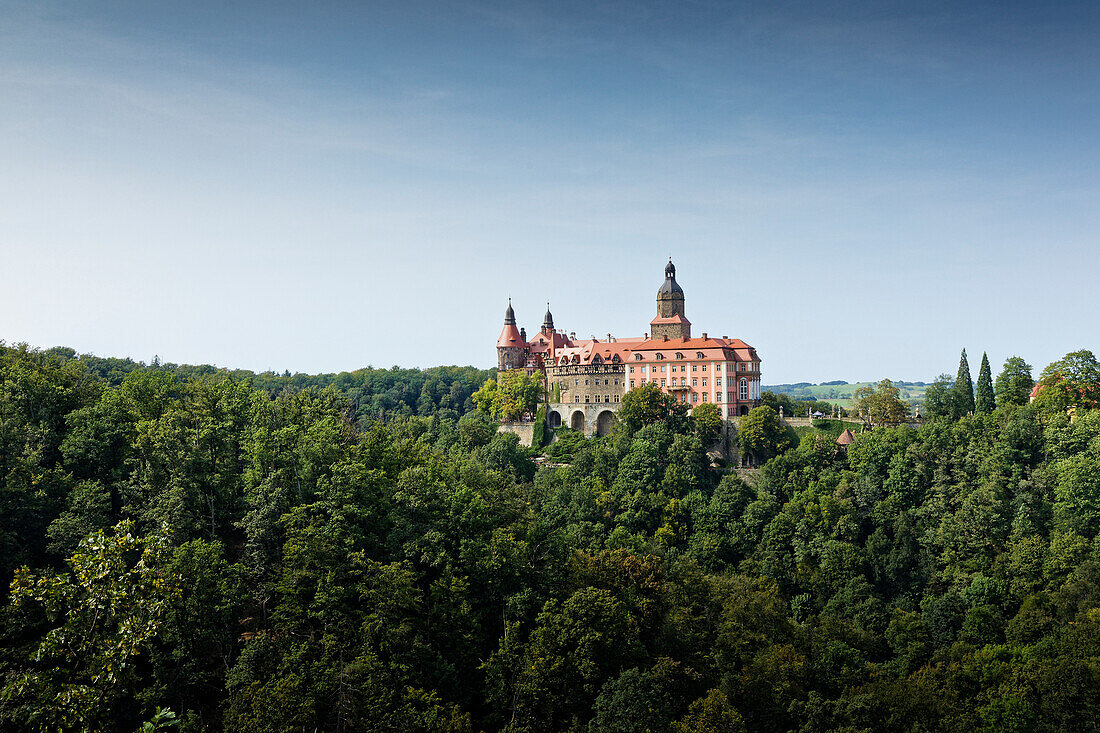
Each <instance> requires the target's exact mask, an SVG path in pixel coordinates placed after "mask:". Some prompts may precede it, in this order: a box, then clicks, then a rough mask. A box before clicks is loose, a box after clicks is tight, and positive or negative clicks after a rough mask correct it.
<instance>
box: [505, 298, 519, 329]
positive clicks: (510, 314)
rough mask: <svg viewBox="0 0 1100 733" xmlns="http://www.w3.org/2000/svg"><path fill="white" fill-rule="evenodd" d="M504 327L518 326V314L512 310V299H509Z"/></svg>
mask: <svg viewBox="0 0 1100 733" xmlns="http://www.w3.org/2000/svg"><path fill="white" fill-rule="evenodd" d="M504 325H505V326H514V325H516V312H515V311H514V310H512V299H511V298H509V299H508V310H506V311H504Z"/></svg>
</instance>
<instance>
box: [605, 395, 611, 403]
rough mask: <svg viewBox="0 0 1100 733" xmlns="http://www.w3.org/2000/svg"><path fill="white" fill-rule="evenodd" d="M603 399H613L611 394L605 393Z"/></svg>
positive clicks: (606, 400) (608, 400) (607, 400)
mask: <svg viewBox="0 0 1100 733" xmlns="http://www.w3.org/2000/svg"><path fill="white" fill-rule="evenodd" d="M603 401H604V402H610V401H611V395H609V394H605V395H604V396H603Z"/></svg>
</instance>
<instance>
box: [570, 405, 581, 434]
mask: <svg viewBox="0 0 1100 733" xmlns="http://www.w3.org/2000/svg"><path fill="white" fill-rule="evenodd" d="M569 427H571V428H573V429H574V430H577V431H579V432H582V433H583V432H584V412H582V411H581V410H577V411H576V412H574V413H573V417H571V418H570V419H569Z"/></svg>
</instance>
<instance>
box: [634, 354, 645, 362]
mask: <svg viewBox="0 0 1100 733" xmlns="http://www.w3.org/2000/svg"><path fill="white" fill-rule="evenodd" d="M644 358H645V357H643V356H642V355H641V354H635V355H634V361H641V360H642V359H644Z"/></svg>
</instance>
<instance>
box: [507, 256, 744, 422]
mask: <svg viewBox="0 0 1100 733" xmlns="http://www.w3.org/2000/svg"><path fill="white" fill-rule="evenodd" d="M649 327H650V330H649V332H648V333H647V334H645V335H643V336H642V337H640V338H613V337H612V336H611V335H610V334H608V336H607V339H605V340H603V341H601V340H599V339H595V338H592V339H577V338H576V334H573V333H570V334H569V335H566V334H565V333H564V332H562V331H558V330H556V329H555V328H554V317H553V316H552V315H551V314H550V310H549V306H547V310H546V316H545V318H543V321H542V329H541V330H540V331H539V332H538V334H536V335H535V336H534V337H533V338H532V339H530V340H528V339H527V332H526V329H522V328H517V326H516V314H515V312H514V311H513V310H512V304H511V301H509V303H508V310H506V311H505V312H504V330H502V331H501V333H500V338H499V339H497V369H498V371H501V372H504V371H507V370H509V369H524V370H526V371H527V372H528V373H534V372H540V373H541V374H543V375H544V377H545V379H546V388H547V391H548V393H549V395H550V400H549V404H548V405H547V412H546V418H547V421H548V423H549V425H550V426H551V427H558V426H560V425H562V424H567V425H569V427H571V428H573V429H574V430H580V431H583V432H584V433H585V434H586V435H589V436H591V435H593V434H596V435H606V434H607V433H608V432H610V430H611V427H612V425H614V422H615V412H616V411H617V410H618V409H619V404H620V402H621V400H622V396H623V395H624V394H626V392H627V391H628V390H630V389H633V388H634V387H636V386H641V385H643V384H647V383H648V384H655V385H657V386H659V387H660V388H661V391H662V392H665V393H666V394H670V395H673V396H674V397H676V398H677V399H679V401H680V402H684V403H687V404H688V405H689V406H690V407H695V406H696V405H700V404H704V403H714V404H716V405H718V408H719V409H720V410H721V413H722V416H723V417H724V418H726V419H731V418H735V417H739V416H741V415H745V414H747V413H748V411H749V410H750V409H751V408H753V407H756V406H757V405H759V404H760V357H759V356H758V355H757V353H756V349H754V348H752V347H751V346H749V345H748V344H746V343H745V342H744V341H742V340H740V339H731V338H729V337H727V336H723V337H722V338H713V337H710V336H708V335H707V334H706V333H703V334H702V336H701V337H698V338H692V335H691V321H689V320H688V319H687V317H686V316H685V315H684V290H683V288H681V287H680V285H679V284H678V283H677V282H676V267H675V265H673V264H672V260H671V259H670V260H669V262H668V265H667V266H665V281H664V282H663V283H662V284H661V287H660V288H659V289H658V290H657V317H656V318H654V319H653V320H652V321H650V322H649Z"/></svg>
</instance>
